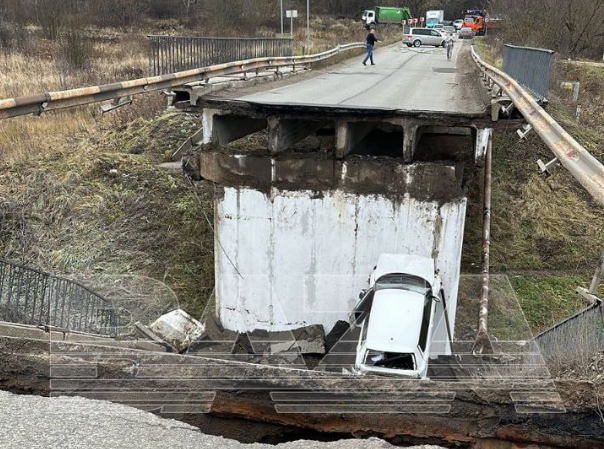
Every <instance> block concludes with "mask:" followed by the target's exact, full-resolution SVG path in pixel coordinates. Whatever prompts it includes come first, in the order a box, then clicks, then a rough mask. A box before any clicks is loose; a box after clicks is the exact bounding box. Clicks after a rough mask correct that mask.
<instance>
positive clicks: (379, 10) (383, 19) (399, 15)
mask: <svg viewBox="0 0 604 449" xmlns="http://www.w3.org/2000/svg"><path fill="white" fill-rule="evenodd" d="M409 19H411V10H410V9H409V8H406V7H400V8H392V7H387V6H376V7H375V8H374V9H373V10H366V11H364V12H363V23H364V24H365V27H367V28H371V27H375V26H377V25H386V24H396V25H401V22H402V21H403V20H409Z"/></svg>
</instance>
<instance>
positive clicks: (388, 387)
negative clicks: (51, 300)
mask: <svg viewBox="0 0 604 449" xmlns="http://www.w3.org/2000/svg"><path fill="white" fill-rule="evenodd" d="M51 352H52V354H53V355H52V357H53V358H52V363H53V364H57V365H73V364H74V363H75V364H76V365H82V364H86V363H91V362H94V363H95V365H94V366H95V367H96V373H97V375H96V377H94V378H92V377H88V378H77V379H66V378H55V379H54V380H53V383H52V387H53V392H55V393H57V392H58V391H62V392H63V394H65V393H68V394H74V393H76V392H79V394H88V395H90V394H94V391H95V390H97V391H98V390H99V389H104V391H105V390H107V388H109V386H110V385H111V387H110V388H109V390H110V391H111V390H113V391H116V392H120V391H121V392H123V391H124V390H125V391H132V388H135V389H136V391H159V390H161V391H164V392H166V395H168V394H169V393H170V392H171V391H176V392H179V393H185V394H189V395H191V397H195V394H196V393H197V390H199V388H201V387H202V386H205V387H203V388H204V390H207V389H210V390H212V391H215V392H216V398H215V399H214V401H213V403H212V406H211V410H210V413H209V414H207V415H196V414H194V415H182V416H179V417H178V416H176V417H178V418H179V419H181V420H183V421H185V422H188V423H190V424H193V425H196V426H198V427H199V428H200V429H202V430H203V431H204V432H207V433H219V434H221V435H223V436H227V437H234V438H241V439H242V440H244V441H246V442H253V441H283V440H284V439H288V438H290V437H292V436H295V437H297V438H299V437H300V436H306V437H308V436H311V437H312V436H316V437H317V438H321V437H322V438H326V439H329V438H330V436H334V435H336V436H337V437H338V438H340V437H342V436H344V435H348V436H356V437H368V436H380V437H382V438H384V439H386V440H388V441H391V442H393V443H395V444H401V445H404V444H417V443H433V444H434V443H437V444H440V445H444V446H447V447H475V448H491V447H492V448H500V447H506V448H507V447H514V446H512V445H511V443H512V442H513V443H515V444H517V445H519V446H522V445H530V444H534V445H536V447H540V448H541V447H542V448H550V447H552V448H554V447H555V448H569V449H570V448H573V449H598V448H604V420H603V419H602V415H601V413H599V412H598V411H599V410H600V409H599V408H598V403H601V402H602V400H603V396H604V391H598V390H596V389H594V386H593V385H590V384H570V383H558V384H556V385H555V388H556V391H557V392H558V393H559V394H560V396H561V398H562V401H563V403H564V406H565V407H566V413H563V414H547V413H546V414H542V413H541V414H540V413H536V414H528V415H527V414H522V413H518V412H517V409H516V408H515V406H514V404H513V403H512V401H511V399H510V391H514V390H517V389H519V388H522V387H523V385H518V384H510V385H509V386H507V387H506V386H505V385H504V384H503V383H501V382H498V383H497V384H493V383H490V384H489V383H486V384H481V383H476V384H475V385H474V387H471V388H467V387H460V385H457V384H455V383H453V384H451V383H450V384H442V383H435V382H422V383H421V384H419V383H415V382H414V383H401V381H400V380H393V379H376V380H378V381H379V383H378V384H375V385H379V391H381V392H385V393H388V392H390V394H396V393H397V392H398V393H401V392H403V391H404V392H406V393H407V394H409V392H415V393H416V394H418V395H421V394H425V392H432V394H436V395H439V394H442V392H443V388H445V389H446V390H451V391H455V395H454V399H453V400H452V401H451V402H450V412H449V413H445V414H440V413H437V414H434V413H421V414H414V413H407V414H380V413H377V414H356V413H346V414H341V413H338V414H300V413H277V411H276V409H275V403H274V402H273V400H272V397H271V395H270V394H269V393H270V392H271V391H289V390H292V389H293V390H295V391H298V390H299V391H315V392H316V391H324V392H339V391H343V392H350V391H359V389H363V390H364V389H367V388H370V389H369V390H367V391H369V392H371V391H372V390H371V388H372V387H370V385H373V384H372V383H371V381H372V378H358V377H352V378H351V377H342V376H339V375H329V374H321V373H309V372H305V371H296V370H287V371H283V370H282V369H279V368H275V367H271V366H261V365H247V364H239V363H234V362H232V361H220V360H208V359H203V358H199V357H190V356H179V355H170V354H154V353H145V352H142V351H133V350H128V349H118V348H107V347H95V346H92V345H82V344H77V343H53V344H52V346H50V344H49V342H48V341H41V340H24V339H11V338H0V357H1V360H0V362H1V363H0V387H1V388H3V389H7V390H10V391H13V392H20V393H34V394H41V395H48V394H49V392H50V384H49V367H50V354H51ZM162 366H165V368H166V369H168V370H169V372H170V373H171V375H169V376H166V375H165V374H164V375H160V374H158V373H160V372H161V371H157V370H158V369H161V367H162ZM147 367H148V368H147ZM145 369H151V370H153V372H155V373H156V375H154V376H145V375H144V374H143V373H144V371H141V370H145ZM167 373H168V371H166V374H167ZM184 373H188V377H187V376H184ZM202 373H203V374H202ZM139 374H142V375H139ZM284 374H287V375H284ZM200 376H201V377H200ZM237 379H239V382H238V383H237ZM241 379H245V381H244V382H243V383H242V382H241ZM133 381H136V383H135V384H134V383H133ZM411 382H412V381H411ZM522 384H525V383H524V382H523V383H522ZM535 385H537V384H535ZM537 387H538V386H537ZM86 391H87V392H88V393H85V392H86ZM376 391H377V390H376ZM402 405H404V404H402ZM172 417H175V416H172ZM243 421H247V422H253V423H254V424H253V425H252V424H249V425H248V424H242V423H243ZM242 428H245V429H253V431H252V430H250V431H249V432H246V433H245V434H242V432H241V429H242ZM506 444H507V445H506Z"/></svg>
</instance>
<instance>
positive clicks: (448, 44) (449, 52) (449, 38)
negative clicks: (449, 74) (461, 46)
mask: <svg viewBox="0 0 604 449" xmlns="http://www.w3.org/2000/svg"><path fill="white" fill-rule="evenodd" d="M454 45H455V39H454V38H453V34H452V33H449V34H447V37H446V39H445V47H447V59H448V60H449V61H450V60H451V58H452V57H453V46H454Z"/></svg>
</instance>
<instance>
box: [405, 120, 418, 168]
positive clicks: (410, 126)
mask: <svg viewBox="0 0 604 449" xmlns="http://www.w3.org/2000/svg"><path fill="white" fill-rule="evenodd" d="M419 129H420V126H419V124H417V123H415V122H404V123H403V132H404V137H403V160H404V161H405V162H407V163H409V162H411V161H413V156H414V154H415V148H416V146H417V142H418V141H419V139H420V137H421V135H420V134H419Z"/></svg>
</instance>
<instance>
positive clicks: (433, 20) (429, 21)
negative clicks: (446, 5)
mask: <svg viewBox="0 0 604 449" xmlns="http://www.w3.org/2000/svg"><path fill="white" fill-rule="evenodd" d="M444 21H445V12H444V11H443V10H442V9H439V10H434V11H428V12H426V27H427V28H434V25H436V24H438V23H443V22H444Z"/></svg>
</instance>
